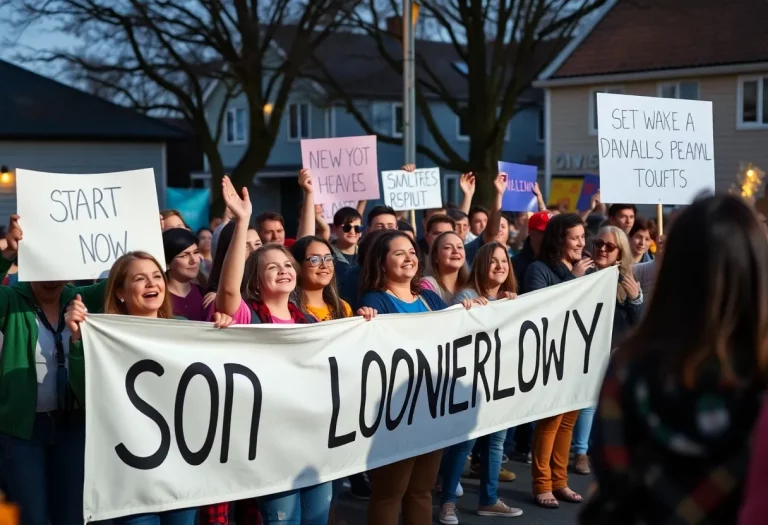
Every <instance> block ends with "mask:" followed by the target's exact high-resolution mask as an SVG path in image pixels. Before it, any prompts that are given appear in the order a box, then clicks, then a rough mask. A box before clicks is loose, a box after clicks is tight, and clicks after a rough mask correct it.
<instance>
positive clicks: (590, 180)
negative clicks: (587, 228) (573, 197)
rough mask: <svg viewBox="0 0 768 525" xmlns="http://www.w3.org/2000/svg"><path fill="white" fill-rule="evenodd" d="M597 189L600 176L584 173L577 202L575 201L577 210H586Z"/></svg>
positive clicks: (598, 188)
mask: <svg viewBox="0 0 768 525" xmlns="http://www.w3.org/2000/svg"><path fill="white" fill-rule="evenodd" d="M599 190H600V176H599V175H592V174H587V175H584V181H583V183H582V185H581V193H580V194H579V202H577V203H576V209H577V210H579V211H585V210H588V209H589V203H590V201H591V200H592V197H593V196H594V194H595V193H597V192H598V191H599Z"/></svg>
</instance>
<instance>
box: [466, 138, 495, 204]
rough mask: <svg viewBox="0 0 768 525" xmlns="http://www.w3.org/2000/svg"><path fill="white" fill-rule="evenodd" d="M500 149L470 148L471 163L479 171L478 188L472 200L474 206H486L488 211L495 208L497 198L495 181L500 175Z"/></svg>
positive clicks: (476, 177)
mask: <svg viewBox="0 0 768 525" xmlns="http://www.w3.org/2000/svg"><path fill="white" fill-rule="evenodd" d="M473 142H474V141H473ZM500 149H501V148H497V147H490V148H486V147H478V148H475V147H474V145H471V146H470V157H469V161H470V164H471V165H472V166H474V169H475V170H477V171H475V172H474V173H475V180H476V183H477V186H476V190H475V196H474V197H473V199H472V205H473V206H484V207H486V208H488V209H490V208H491V207H492V206H493V203H494V200H495V198H496V188H495V187H494V185H493V181H494V179H495V178H496V175H497V174H498V173H499V164H498V161H499V160H501V159H500V155H501V151H500Z"/></svg>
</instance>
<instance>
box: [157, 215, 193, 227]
mask: <svg viewBox="0 0 768 525" xmlns="http://www.w3.org/2000/svg"><path fill="white" fill-rule="evenodd" d="M160 217H162V219H163V229H164V230H172V229H174V228H185V229H187V230H188V229H189V226H187V223H185V222H184V219H183V218H182V216H181V212H179V211H177V210H163V211H161V212H160Z"/></svg>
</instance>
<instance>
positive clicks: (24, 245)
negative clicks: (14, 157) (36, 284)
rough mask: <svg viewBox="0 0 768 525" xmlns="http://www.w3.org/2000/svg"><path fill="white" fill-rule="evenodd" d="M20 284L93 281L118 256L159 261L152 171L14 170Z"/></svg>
mask: <svg viewBox="0 0 768 525" xmlns="http://www.w3.org/2000/svg"><path fill="white" fill-rule="evenodd" d="M16 198H17V209H18V214H19V216H20V225H21V228H22V230H23V231H24V240H22V241H21V243H20V244H19V280H20V281H70V280H79V279H97V278H98V277H99V276H100V275H102V274H103V273H104V272H105V271H108V270H109V269H110V268H111V267H112V264H113V263H114V262H115V260H117V258H118V257H120V256H121V255H123V254H125V253H127V252H130V251H134V250H143V251H146V252H149V253H150V254H152V255H153V256H154V257H155V258H156V259H157V260H158V262H159V263H160V264H161V265H162V264H164V263H165V256H164V252H163V240H162V237H161V232H160V215H159V214H160V212H159V210H158V205H157V193H156V190H155V175H154V170H152V169H143V170H135V171H124V172H119V173H98V174H89V175H72V174H64V173H43V172H38V171H30V170H24V169H17V170H16Z"/></svg>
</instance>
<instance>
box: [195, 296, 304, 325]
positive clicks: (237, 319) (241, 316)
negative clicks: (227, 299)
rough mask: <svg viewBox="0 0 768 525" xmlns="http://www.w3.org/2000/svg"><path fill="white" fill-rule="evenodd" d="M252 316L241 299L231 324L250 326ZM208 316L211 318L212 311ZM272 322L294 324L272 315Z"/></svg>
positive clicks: (290, 320) (291, 321)
mask: <svg viewBox="0 0 768 525" xmlns="http://www.w3.org/2000/svg"><path fill="white" fill-rule="evenodd" d="M252 315H253V314H252V313H251V309H250V307H249V306H248V304H247V303H246V302H245V301H244V300H243V299H242V298H241V299H240V306H238V307H237V311H235V313H234V314H233V315H232V324H251V320H252ZM210 316H211V317H212V316H213V311H211V314H210ZM272 322H273V323H274V324H295V323H294V322H293V319H280V318H278V317H275V316H274V315H273V316H272Z"/></svg>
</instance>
